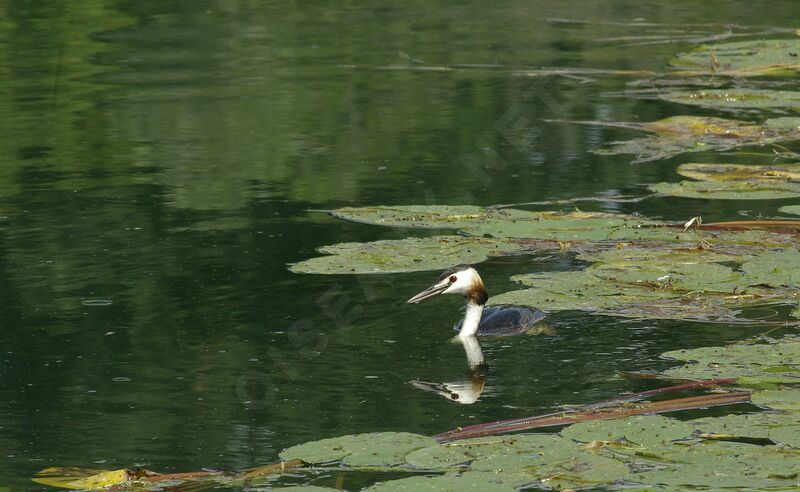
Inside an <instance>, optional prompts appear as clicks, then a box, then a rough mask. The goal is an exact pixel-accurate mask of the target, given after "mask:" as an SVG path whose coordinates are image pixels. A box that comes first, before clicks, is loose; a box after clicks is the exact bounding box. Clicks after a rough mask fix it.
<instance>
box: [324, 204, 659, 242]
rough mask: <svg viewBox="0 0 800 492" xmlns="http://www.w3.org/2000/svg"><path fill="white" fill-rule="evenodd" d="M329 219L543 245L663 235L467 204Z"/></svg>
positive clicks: (614, 223)
mask: <svg viewBox="0 0 800 492" xmlns="http://www.w3.org/2000/svg"><path fill="white" fill-rule="evenodd" d="M331 213H332V214H333V215H334V216H336V217H339V218H342V219H347V220H352V221H355V222H363V223H368V224H375V225H385V226H394V227H416V228H428V229H441V228H447V229H459V230H460V231H461V232H463V233H465V234H469V235H472V236H483V237H487V236H488V237H494V238H518V239H534V240H549V241H587V240H591V241H601V240H625V239H628V240H633V239H638V238H647V239H649V238H655V237H658V236H661V235H665V234H668V233H665V232H663V231H659V230H658V229H650V228H649V226H654V225H659V224H662V223H661V222H658V221H654V220H646V219H642V218H640V217H633V216H629V215H622V214H609V213H600V212H527V211H523V210H515V209H492V208H486V209H484V208H479V207H473V206H462V207H454V206H415V205H409V206H403V207H369V208H343V209H339V210H334V211H333V212H331Z"/></svg>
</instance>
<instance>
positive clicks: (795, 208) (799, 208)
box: [779, 205, 800, 215]
mask: <svg viewBox="0 0 800 492" xmlns="http://www.w3.org/2000/svg"><path fill="white" fill-rule="evenodd" d="M779 210H780V211H781V212H783V213H785V214H791V215H800V205H787V206H785V207H781V208H780V209H779Z"/></svg>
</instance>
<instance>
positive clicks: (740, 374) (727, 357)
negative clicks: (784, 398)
mask: <svg viewBox="0 0 800 492" xmlns="http://www.w3.org/2000/svg"><path fill="white" fill-rule="evenodd" d="M664 357H668V358H673V359H677V360H682V361H691V362H693V363H692V364H686V365H684V366H681V367H676V368H674V369H668V370H666V371H664V373H663V375H664V376H665V377H668V378H674V379H713V378H737V380H738V382H739V384H742V385H747V386H760V385H763V384H771V383H800V339H798V338H791V337H786V338H784V339H782V340H780V341H776V342H771V343H763V344H751V343H737V344H734V345H729V346H726V347H703V348H698V349H691V350H675V351H672V352H667V353H665V354H664Z"/></svg>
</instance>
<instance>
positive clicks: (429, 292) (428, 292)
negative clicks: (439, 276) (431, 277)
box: [406, 283, 450, 304]
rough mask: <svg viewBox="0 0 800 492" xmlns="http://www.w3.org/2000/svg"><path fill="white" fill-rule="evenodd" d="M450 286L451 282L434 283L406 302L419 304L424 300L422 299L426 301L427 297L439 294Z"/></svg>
mask: <svg viewBox="0 0 800 492" xmlns="http://www.w3.org/2000/svg"><path fill="white" fill-rule="evenodd" d="M448 287H450V284H449V283H443V284H434V285H432V286H430V287H428V288H427V289H425V290H423V291H422V292H420V293H419V294H417V295H415V296H414V297H412V298H411V299H409V300H408V301H406V302H407V303H408V304H419V303H420V302H422V301H424V300H426V299H430V298H431V297H436V296H438V295H439V294H441V293H442V292H444V291H445V290H447V288H448Z"/></svg>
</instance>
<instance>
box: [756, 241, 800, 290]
mask: <svg viewBox="0 0 800 492" xmlns="http://www.w3.org/2000/svg"><path fill="white" fill-rule="evenodd" d="M741 269H742V271H744V272H745V274H746V278H747V281H748V283H749V284H750V285H769V286H770V287H781V286H789V287H795V288H796V287H797V286H798V285H800V251H798V250H796V249H779V250H774V251H760V252H758V253H756V254H755V255H753V256H752V258H751V259H750V260H748V261H746V262H744V263H743V264H742V266H741Z"/></svg>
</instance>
